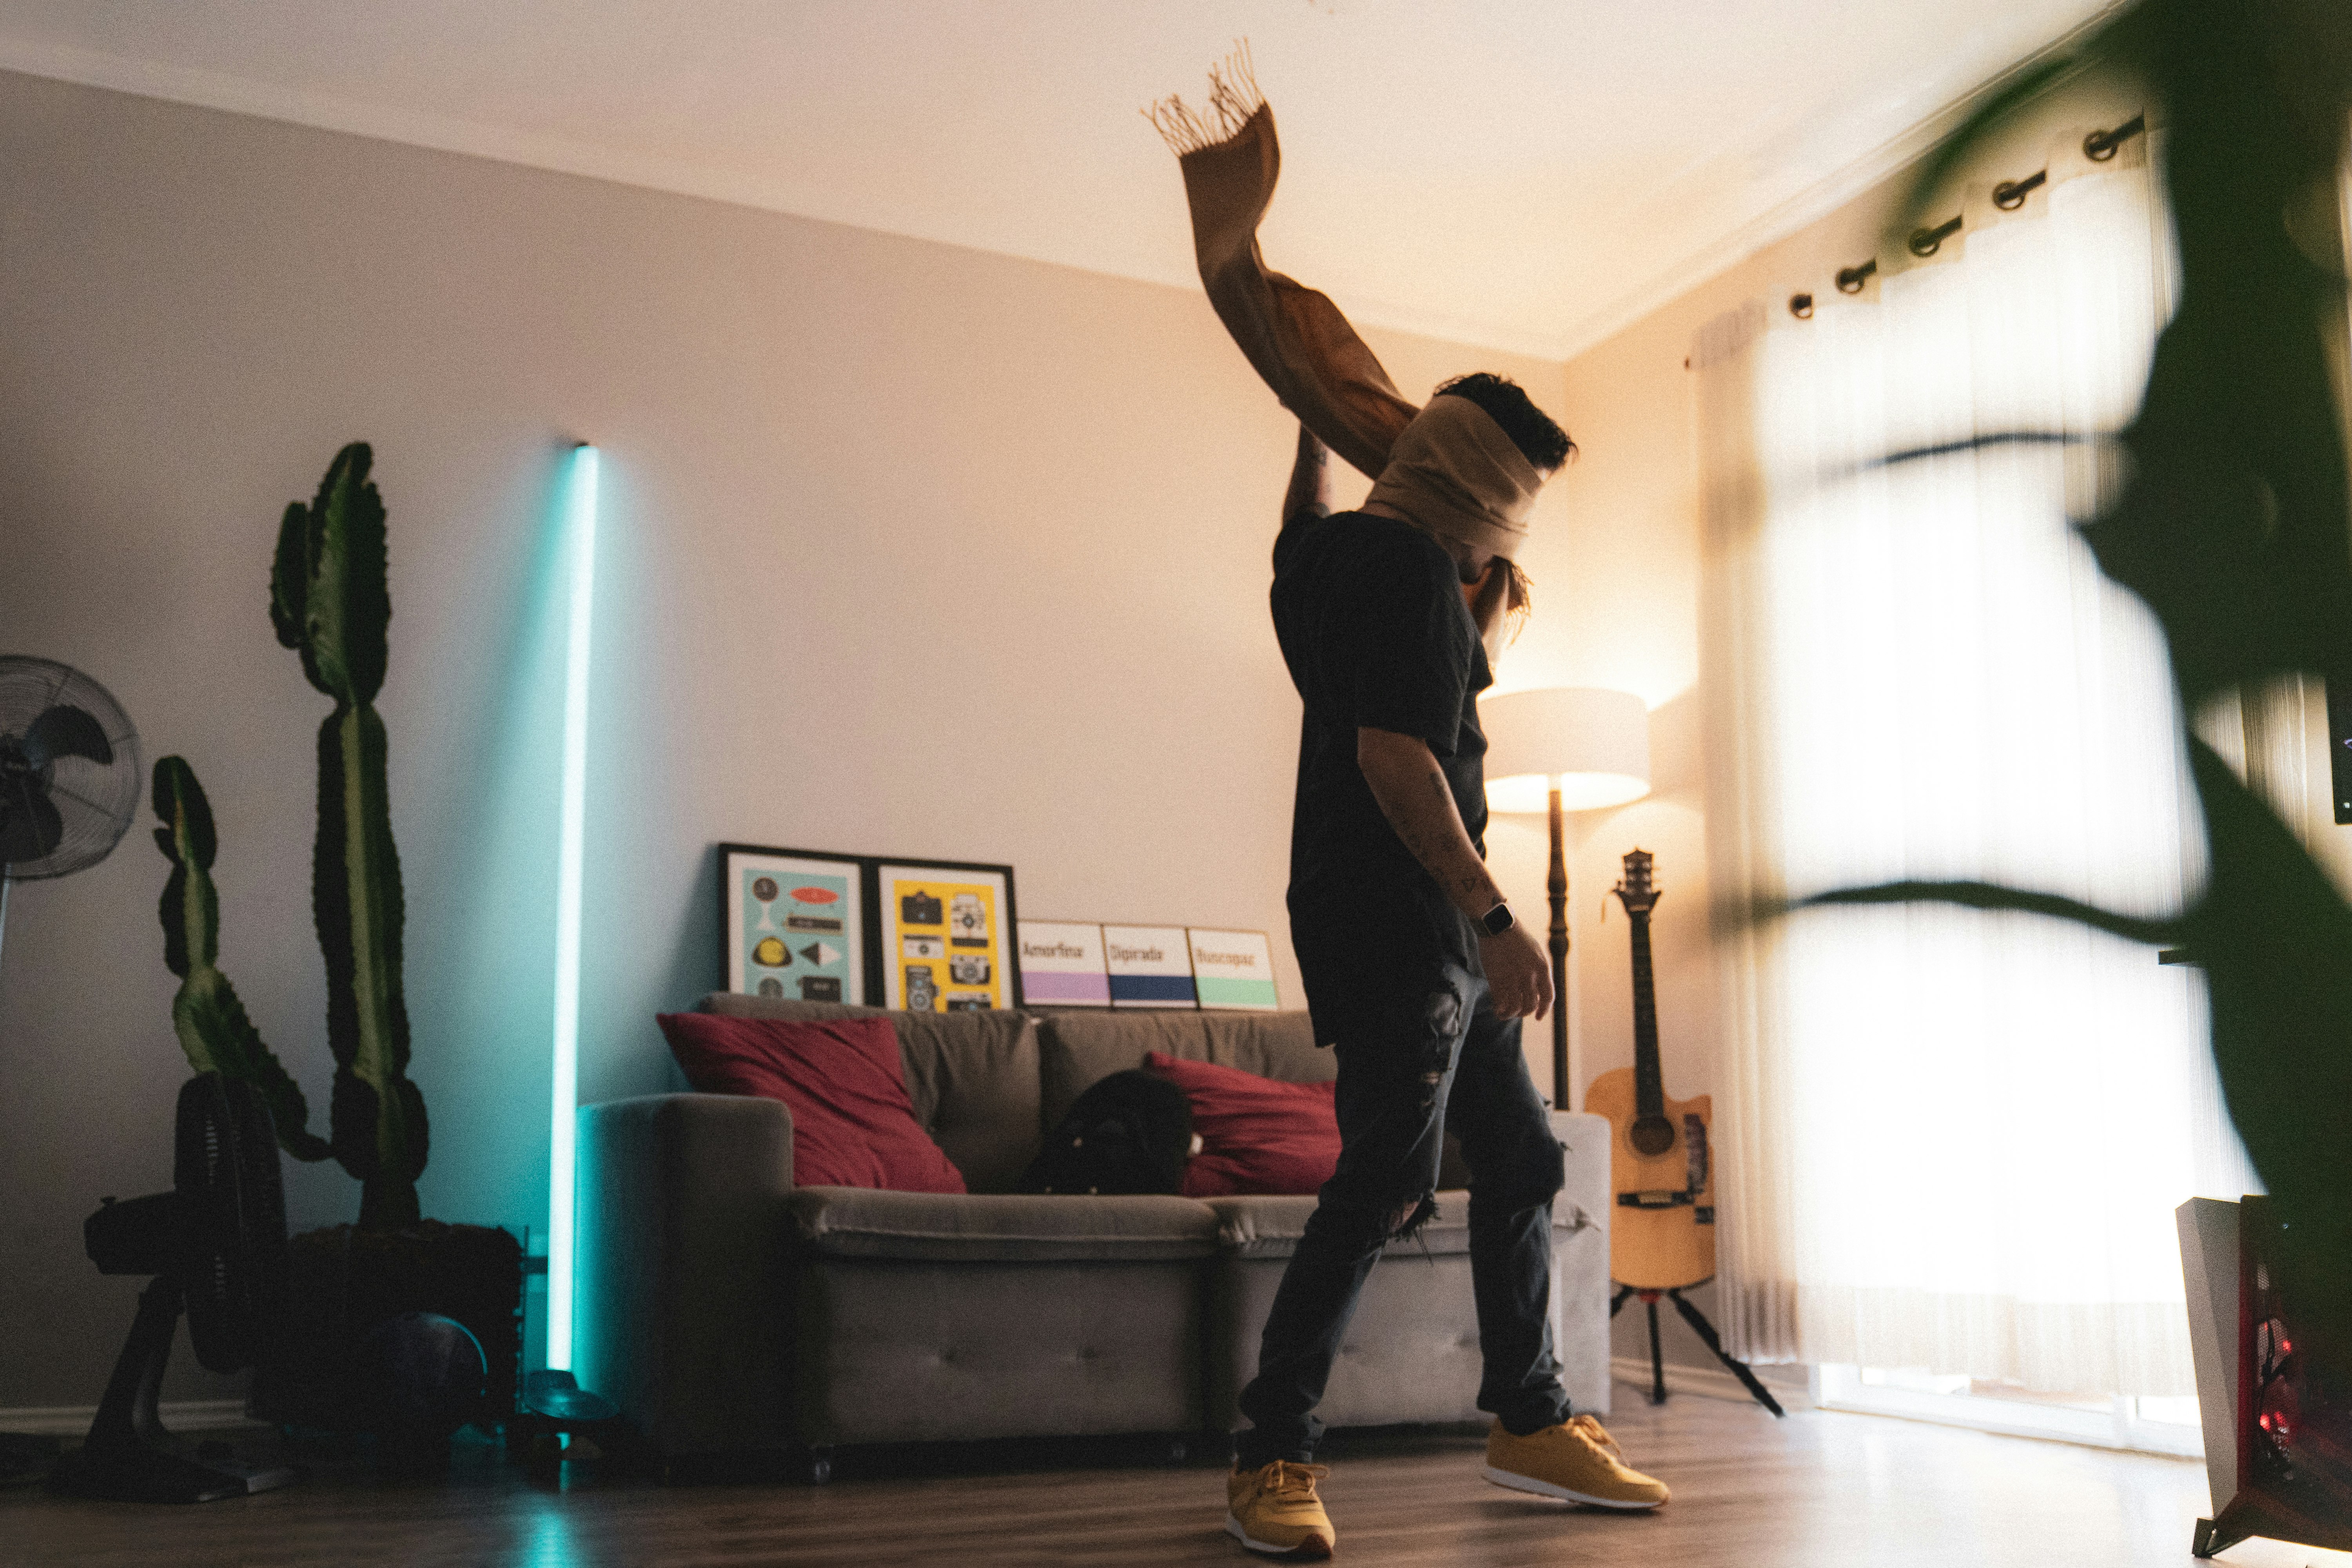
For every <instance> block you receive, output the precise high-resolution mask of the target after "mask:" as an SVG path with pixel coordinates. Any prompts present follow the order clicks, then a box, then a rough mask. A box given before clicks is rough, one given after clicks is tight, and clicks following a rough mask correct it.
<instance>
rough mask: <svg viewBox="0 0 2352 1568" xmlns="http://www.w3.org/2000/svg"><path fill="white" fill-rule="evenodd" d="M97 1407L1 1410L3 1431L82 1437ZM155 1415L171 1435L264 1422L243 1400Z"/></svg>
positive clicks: (170, 1408) (172, 1407)
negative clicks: (247, 1408)
mask: <svg viewBox="0 0 2352 1568" xmlns="http://www.w3.org/2000/svg"><path fill="white" fill-rule="evenodd" d="M97 1414H98V1406H97V1405H19V1406H18V1407H16V1409H13V1410H10V1409H5V1408H0V1432H13V1433H16V1434H19V1435H23V1436H36V1437H79V1436H81V1435H82V1434H83V1433H85V1432H87V1431H89V1423H90V1419H91V1417H93V1416H95V1415H97ZM155 1414H156V1415H158V1416H160V1417H161V1418H162V1420H163V1426H164V1429H165V1430H166V1431H172V1432H219V1431H223V1430H226V1429H227V1428H230V1427H236V1426H261V1425H263V1423H261V1422H258V1421H256V1420H254V1419H253V1418H252V1417H251V1416H249V1415H247V1414H246V1413H245V1401H244V1400H242V1399H182V1400H177V1401H174V1402H172V1403H168V1404H163V1405H157V1406H156V1407H155Z"/></svg>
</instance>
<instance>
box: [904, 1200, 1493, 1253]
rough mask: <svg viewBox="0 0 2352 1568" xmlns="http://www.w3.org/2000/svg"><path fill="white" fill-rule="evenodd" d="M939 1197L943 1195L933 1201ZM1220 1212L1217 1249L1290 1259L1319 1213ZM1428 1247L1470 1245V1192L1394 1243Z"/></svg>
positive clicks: (1301, 1204)
mask: <svg viewBox="0 0 2352 1568" xmlns="http://www.w3.org/2000/svg"><path fill="white" fill-rule="evenodd" d="M933 1201H934V1202H936V1201H937V1200H936V1199H935V1200H933ZM1201 1201H1202V1203H1204V1204H1206V1205H1208V1206H1209V1207H1210V1208H1211V1209H1212V1210H1213V1211H1215V1213H1216V1216H1217V1250H1218V1251H1220V1252H1222V1253H1223V1254H1224V1255H1225V1256H1227V1257H1229V1258H1287V1257H1289V1256H1290V1255H1291V1253H1292V1252H1293V1251H1295V1250H1296V1249H1297V1246H1298V1238H1299V1237H1302V1236H1304V1235H1305V1234H1307V1215H1311V1214H1313V1213H1314V1212H1315V1200H1314V1199H1313V1198H1312V1197H1230V1198H1203V1199H1202V1200H1201ZM1424 1246H1425V1247H1428V1249H1429V1252H1430V1255H1431V1256H1432V1257H1433V1258H1450V1257H1454V1256H1457V1255H1462V1254H1466V1253H1468V1252H1469V1250H1470V1194H1468V1193H1453V1192H1441V1193H1439V1194H1437V1214H1436V1215H1435V1216H1434V1217H1433V1218H1432V1219H1431V1220H1430V1221H1429V1223H1428V1224H1426V1225H1424V1226H1422V1227H1421V1228H1420V1229H1419V1230H1418V1231H1416V1232H1414V1233H1413V1237H1412V1239H1411V1240H1409V1241H1403V1242H1399V1243H1396V1244H1394V1246H1393V1247H1392V1248H1391V1252H1392V1255H1393V1256H1395V1257H1398V1258H1411V1257H1412V1256H1413V1254H1414V1253H1416V1252H1418V1251H1420V1250H1421V1249H1422V1247H1424Z"/></svg>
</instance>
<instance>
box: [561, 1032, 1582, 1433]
mask: <svg viewBox="0 0 2352 1568" xmlns="http://www.w3.org/2000/svg"><path fill="white" fill-rule="evenodd" d="M701 1009H702V1010H703V1011H705V1012H711V1013H720V1014H727V1015H731V1016H755V1017H784V1018H814V1017H838V1016H845V1015H849V1014H855V1013H870V1012H874V1011H877V1009H872V1008H852V1007H845V1006H837V1005H828V1004H824V1003H807V1002H794V1001H781V1000H771V999H762V998H758V997H751V996H742V995H735V994H714V995H711V996H709V997H706V998H704V1000H703V1002H702V1003H701ZM891 1018H892V1020H893V1022H894V1024H895V1025H896V1026H897V1029H898V1041H899V1048H900V1053H901V1055H902V1057H903V1058H904V1060H905V1064H906V1077H907V1088H908V1096H909V1098H910V1099H911V1100H912V1101H913V1103H914V1110H915V1116H916V1119H917V1120H918V1121H919V1122H920V1123H921V1124H922V1126H923V1128H924V1130H925V1131H927V1132H929V1134H930V1135H931V1137H932V1138H933V1139H934V1140H935V1141H936V1142H938V1143H939V1145H940V1148H941V1149H942V1150H943V1151H944V1152H946V1154H947V1156H948V1158H949V1159H950V1160H951V1161H952V1162H954V1163H955V1165H956V1167H957V1168H958V1169H959V1170H960V1171H961V1173H963V1176H964V1179H965V1182H966V1184H968V1185H969V1186H970V1188H971V1192H970V1193H969V1194H953V1195H942V1194H914V1193H890V1192H877V1191H872V1190H868V1189H865V1188H855V1187H805V1188H799V1189H795V1188H794V1187H793V1184H792V1117H791V1113H790V1111H789V1110H786V1108H785V1107H784V1105H783V1104H782V1102H781V1101H777V1100H764V1099H753V1098H748V1097H738V1096H727V1095H704V1094H666V1095H653V1096H647V1097H645V1098H642V1099H635V1100H614V1101H611V1102H608V1103H605V1104H602V1105H591V1106H587V1107H583V1109H582V1110H581V1112H580V1230H579V1235H580V1246H579V1259H578V1274H577V1279H578V1280H579V1291H578V1307H577V1311H576V1327H575V1331H574V1354H573V1364H574V1368H575V1370H576V1371H577V1372H578V1373H579V1375H580V1378H581V1381H582V1383H583V1384H584V1385H585V1386H587V1387H589V1388H593V1389H595V1390H597V1391H598V1392H600V1393H603V1394H607V1395H609V1396H611V1397H613V1398H614V1399H616V1400H618V1401H619V1402H620V1404H621V1406H622V1408H623V1409H624V1410H625V1412H627V1413H628V1414H629V1415H631V1416H633V1417H634V1418H635V1420H636V1421H637V1422H638V1423H639V1424H640V1426H642V1427H643V1429H644V1431H645V1433H646V1436H648V1437H650V1438H651V1439H652V1441H653V1442H654V1443H655V1444H656V1445H657V1446H658V1447H659V1448H660V1449H661V1450H662V1451H663V1452H664V1453H665V1454H666V1455H667V1456H669V1457H671V1458H688V1457H699V1456H718V1455H745V1454H751V1453H756V1452H761V1451H782V1452H788V1453H807V1452H810V1451H814V1452H816V1453H817V1454H818V1455H820V1456H822V1455H823V1453H824V1451H825V1450H828V1449H830V1448H831V1447H835V1446H836V1445H845V1444H859V1443H890V1442H910V1441H934V1440H950V1439H975V1438H996V1437H1017V1436H1057V1435H1071V1436H1076V1435H1088V1434H1110V1433H1165V1434H1170V1435H1187V1434H1198V1433H1202V1432H1223V1431H1226V1430H1229V1429H1231V1428H1232V1427H1233V1426H1235V1425H1237V1418H1236V1414H1235V1408H1234V1397H1235V1395H1236V1394H1237V1393H1238V1392H1239V1390H1240V1388H1241V1386H1242V1384H1244V1383H1245V1382H1246V1381H1247V1380H1248V1377H1249V1375H1250V1373H1251V1371H1252V1369H1253V1367H1254V1364H1255V1359H1256V1348H1257V1337H1258V1332H1259V1330H1260V1328H1261V1327H1262V1325H1263V1324H1264V1322H1265V1314H1266V1310H1267V1309H1268V1307H1269V1306H1270V1305H1271V1303H1272V1300H1273V1296H1274V1289H1275V1285H1276V1282H1277V1281H1278V1280H1279V1279H1280V1278H1281V1273H1282V1268H1283V1265H1284V1260H1285V1259H1286V1258H1288V1257H1289V1255H1290V1252H1291V1249H1292V1247H1294V1246H1295V1245H1296V1244H1297V1239H1298V1237H1299V1234H1300V1229H1301V1226H1304V1224H1305V1223H1306V1219H1307V1215H1308V1214H1309V1213H1311V1212H1312V1211H1313V1209H1314V1206H1315V1200H1314V1199H1313V1198H1311V1197H1234V1198H1213V1199H1208V1200H1204V1201H1197V1202H1196V1201H1194V1200H1192V1199H1189V1198H1181V1197H1092V1196H1089V1197H1072V1196H1052V1197H1037V1196H1024V1195H1020V1194H1013V1193H1012V1192H1010V1190H1009V1189H1010V1188H1011V1187H1012V1186H1013V1184H1014V1183H1015V1182H1016V1181H1017V1180H1018V1178H1019V1176H1020V1174H1021V1173H1022V1171H1023V1169H1024V1167H1025V1166H1026V1165H1027V1164H1028V1163H1029V1160H1030V1159H1031V1157H1032V1156H1033V1155H1034V1153H1035V1152H1036V1149H1037V1145H1038V1142H1039V1141H1040V1139H1041V1137H1042V1136H1043V1133H1044V1131H1045V1129H1047V1128H1049V1127H1051V1126H1052V1125H1053V1124H1054V1123H1055V1121H1058V1120H1059V1119H1060V1117H1061V1116H1062V1114H1063V1112H1064V1111H1066V1110H1067V1109H1068V1108H1069V1105H1070V1103H1071V1101H1072V1100H1076V1098H1077V1096H1078V1095H1079V1093H1081V1092H1082V1091H1083V1090H1085V1089H1087V1087H1088V1086H1090V1085H1092V1084H1093V1083H1095V1082H1096V1081H1097V1079H1101V1078H1103V1077H1105V1076H1107V1075H1108V1074H1109V1073H1112V1072H1116V1071H1118V1070H1119V1069H1120V1068H1131V1067H1139V1066H1141V1065H1142V1063H1143V1058H1144V1055H1145V1053H1146V1052H1148V1051H1152V1050H1158V1051H1162V1052H1165V1053H1167V1054H1169V1055H1171V1056H1178V1057H1186V1058H1192V1059H1195V1060H1204V1061H1213V1062H1219V1063H1222V1064H1223V1065H1226V1066H1229V1067H1235V1068H1242V1069H1243V1070H1244V1071H1247V1072H1254V1073H1257V1074H1260V1075H1262V1076H1265V1077H1268V1078H1275V1079H1286V1080H1289V1081H1293V1082H1313V1081H1319V1080H1321V1079H1328V1078H1330V1077H1331V1076H1332V1075H1333V1074H1334V1072H1335V1071H1336V1066H1335V1063H1334V1062H1333V1059H1332V1057H1331V1054H1330V1053H1329V1052H1328V1051H1323V1050H1318V1049H1316V1048H1315V1047H1314V1045H1313V1041H1312V1037H1311V1036H1310V1034H1309V1032H1308V1029H1307V1020H1306V1016H1305V1015H1304V1014H1299V1013H1286V1014H1262V1013H1261V1014H1253V1013H1193V1012H1135V1013H1088V1012H1078V1011H1066V1012H1056V1013H1042V1014H1038V1013H1024V1012H992V1013H960V1014H927V1013H894V1014H892V1015H891ZM1553 1121H1554V1125H1555V1128H1556V1129H1557V1130H1558V1132H1559V1138H1560V1141H1561V1142H1562V1144H1563V1145H1564V1146H1565V1149H1566V1154H1565V1160H1566V1166H1567V1184H1566V1185H1565V1187H1564V1188H1563V1189H1562V1191H1561V1193H1560V1195H1559V1199H1558V1201H1557V1202H1556V1203H1555V1205H1554V1207H1553V1217H1552V1238H1553V1244H1554V1256H1555V1269H1556V1278H1555V1281H1554V1289H1553V1303H1554V1309H1553V1310H1554V1315H1555V1322H1554V1335H1555V1340H1556V1342H1557V1344H1558V1346H1559V1357H1560V1362H1561V1365H1562V1370H1563V1374H1564V1376H1565V1377H1566V1379H1567V1382H1568V1388H1569V1394H1570V1398H1571V1399H1572V1400H1573V1401H1574V1402H1575V1405H1576V1407H1577V1408H1578V1409H1579V1410H1590V1411H1595V1412H1605V1411H1606V1410H1607V1408H1608V1403H1607V1402H1608V1396H1609V1378H1608V1364H1609V1336H1608V1261H1609V1237H1608V1229H1607V1226H1608V1215H1609V1208H1608V1202H1607V1187H1608V1179H1609V1156H1608V1142H1607V1137H1608V1133H1607V1123H1606V1122H1604V1121H1601V1119H1600V1118H1598V1117H1592V1116H1583V1115H1574V1114H1566V1113H1555V1115H1554V1118H1553ZM1461 1181H1462V1172H1461V1169H1460V1165H1459V1161H1458V1159H1456V1158H1454V1156H1453V1155H1452V1154H1451V1152H1449V1159H1448V1169H1447V1173H1446V1179H1445V1180H1444V1183H1443V1185H1444V1186H1446V1187H1448V1188H1458V1187H1459V1185H1460V1184H1461ZM1439 1203H1440V1205H1441V1216H1440V1218H1439V1219H1438V1220H1437V1221H1436V1222H1435V1223H1433V1224H1432V1225H1430V1226H1427V1227H1426V1228H1425V1229H1424V1231H1423V1243H1425V1247H1426V1252H1425V1253H1424V1250H1423V1243H1415V1244H1412V1245H1408V1246H1404V1247H1396V1248H1392V1249H1391V1252H1390V1255H1389V1257H1388V1258H1386V1259H1384V1260H1383V1261H1382V1263H1381V1267H1380V1268H1378V1269H1377V1270H1375V1272H1374V1274H1373V1278H1372V1282H1371V1284H1370V1286H1369V1287H1368V1288H1367V1289H1366V1291H1365V1294H1364V1298H1363V1300H1362V1302H1361V1305H1360V1307H1359V1309H1358V1311H1357V1314H1356V1317H1355V1320H1354V1322H1353V1323H1352V1325H1351V1326H1350V1328H1349V1337H1348V1341H1347V1342H1346V1344H1345V1346H1344V1347H1343V1349H1342V1352H1341V1354H1340V1359H1339V1363H1338V1365H1337V1366H1336V1367H1335V1368H1334V1370H1333V1373H1332V1377H1331V1384H1330V1389H1329V1392H1328V1394H1327V1396H1326V1398H1325V1401H1324V1405H1323V1407H1322V1410H1321V1412H1320V1414H1321V1415H1322V1416H1323V1418H1324V1419H1325V1420H1326V1421H1328V1422H1329V1423H1330V1424H1331V1425H1333V1426H1374V1425H1386V1424H1390V1423H1399V1422H1451V1421H1467V1420H1472V1419H1475V1418H1476V1417H1477V1411H1476V1410H1475V1406H1474V1405H1473V1399H1474V1397H1475V1392H1476V1389H1477V1384H1478V1331H1477V1322H1476V1319H1475V1314H1474V1312H1473V1310H1472V1306H1471V1296H1470V1268H1469V1263H1470V1260H1469V1257H1468V1250H1469V1237H1468V1228H1467V1226H1466V1223H1465V1215H1466V1208H1467V1194H1465V1193H1463V1192H1460V1191H1458V1190H1456V1191H1452V1192H1450V1193H1447V1192H1441V1194H1440V1195H1439Z"/></svg>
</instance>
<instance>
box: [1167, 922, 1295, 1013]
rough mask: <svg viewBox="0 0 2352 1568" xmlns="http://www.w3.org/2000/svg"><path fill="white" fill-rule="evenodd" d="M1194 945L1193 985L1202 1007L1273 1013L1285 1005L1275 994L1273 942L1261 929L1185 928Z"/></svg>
mask: <svg viewBox="0 0 2352 1568" xmlns="http://www.w3.org/2000/svg"><path fill="white" fill-rule="evenodd" d="M1184 935H1185V937H1186V939H1187V940H1189V941H1190V942H1191V943H1192V987H1193V989H1194V990H1195V991H1196V992H1198V993H1199V994H1200V998H1201V1005H1202V1006H1203V1007H1231V1008H1236V1009H1239V1010H1242V1011H1245V1012H1252V1013H1272V1012H1276V1011H1277V1010H1278V1009H1279V1008H1280V1007H1281V1005H1282V1004H1281V1003H1280V1002H1278V1001H1276V999H1275V993H1274V944H1273V943H1271V942H1268V941H1266V936H1265V932H1264V931H1202V930H1201V929H1200V928H1199V927H1197V926H1195V927H1192V928H1189V929H1187V930H1186V931H1185V932H1184Z"/></svg>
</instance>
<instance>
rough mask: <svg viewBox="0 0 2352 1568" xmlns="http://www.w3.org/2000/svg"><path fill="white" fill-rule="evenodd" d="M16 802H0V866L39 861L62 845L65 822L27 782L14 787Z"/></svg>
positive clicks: (2, 799)
mask: <svg viewBox="0 0 2352 1568" xmlns="http://www.w3.org/2000/svg"><path fill="white" fill-rule="evenodd" d="M15 794H16V798H15V799H13V800H11V799H6V798H0V866H6V865H11V864H14V865H24V864H26V863H27V862H30V861H34V860H37V859H39V858H41V857H42V856H44V855H47V853H48V852H49V851H50V850H52V849H55V848H56V847H58V845H60V844H62V843H64V842H65V837H66V819H65V818H64V817H62V816H58V808H57V807H56V806H54V805H50V804H49V798H48V796H47V795H42V794H39V793H38V792H37V791H36V790H35V789H34V788H33V785H32V783H31V781H30V780H26V781H23V782H20V783H18V784H17V785H16V792H15Z"/></svg>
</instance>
